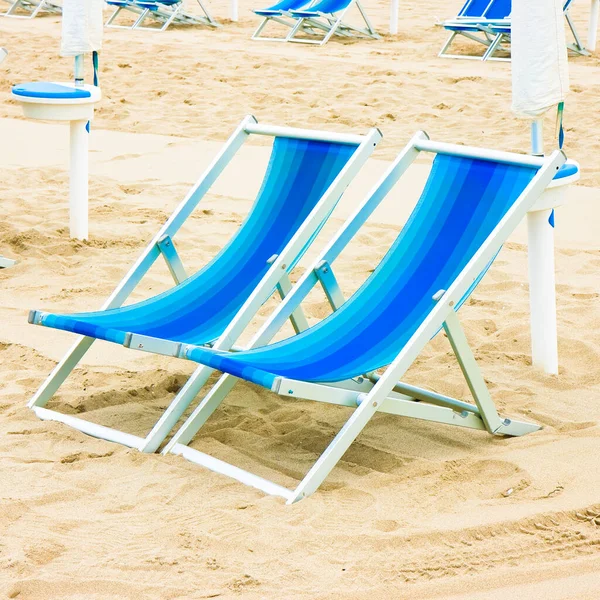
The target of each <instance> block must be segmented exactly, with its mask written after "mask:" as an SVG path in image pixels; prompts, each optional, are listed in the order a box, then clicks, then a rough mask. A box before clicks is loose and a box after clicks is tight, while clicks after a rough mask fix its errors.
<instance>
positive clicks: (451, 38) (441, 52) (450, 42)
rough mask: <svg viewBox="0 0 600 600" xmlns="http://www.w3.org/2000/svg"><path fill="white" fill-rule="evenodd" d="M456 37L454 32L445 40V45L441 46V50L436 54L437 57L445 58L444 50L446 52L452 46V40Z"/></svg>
mask: <svg viewBox="0 0 600 600" xmlns="http://www.w3.org/2000/svg"><path fill="white" fill-rule="evenodd" d="M456 36H457V33H456V31H453V32H452V33H451V34H450V35H449V36H448V39H447V40H446V43H445V44H444V45H443V46H442V49H441V50H440V53H439V54H438V56H439V57H442V58H445V57H446V50H448V48H450V46H451V45H452V42H453V41H454V38H455V37H456Z"/></svg>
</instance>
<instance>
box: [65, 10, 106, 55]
mask: <svg viewBox="0 0 600 600" xmlns="http://www.w3.org/2000/svg"><path fill="white" fill-rule="evenodd" d="M103 3H104V2H103V0H63V18H62V41H61V46H60V53H61V54H62V55H63V56H78V55H79V54H86V53H89V52H97V51H98V50H100V48H101V47H102V30H103V28H104V19H103V15H102V5H103Z"/></svg>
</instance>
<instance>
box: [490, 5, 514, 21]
mask: <svg viewBox="0 0 600 600" xmlns="http://www.w3.org/2000/svg"><path fill="white" fill-rule="evenodd" d="M511 11H512V2H511V0H492V2H491V3H490V5H489V7H488V9H487V10H486V11H485V14H484V17H485V18H486V19H492V20H499V19H506V18H508V17H509V16H510V13H511Z"/></svg>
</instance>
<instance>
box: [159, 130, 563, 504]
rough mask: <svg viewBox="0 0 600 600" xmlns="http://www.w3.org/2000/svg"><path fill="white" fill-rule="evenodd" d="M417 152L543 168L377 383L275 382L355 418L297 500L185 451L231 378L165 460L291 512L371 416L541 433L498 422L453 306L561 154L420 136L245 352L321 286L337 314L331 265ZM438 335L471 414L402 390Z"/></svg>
mask: <svg viewBox="0 0 600 600" xmlns="http://www.w3.org/2000/svg"><path fill="white" fill-rule="evenodd" d="M420 152H432V153H450V154H454V155H459V156H465V157H470V158H480V159H481V158H488V159H491V160H498V161H502V162H508V163H514V164H529V165H535V166H538V167H540V168H539V170H538V173H537V174H536V175H535V177H534V178H533V180H532V181H531V182H530V184H529V185H528V186H527V187H526V189H525V190H524V192H523V193H522V194H521V196H520V197H519V199H518V200H517V201H516V202H515V203H514V205H513V206H512V208H511V209H510V210H509V211H508V213H507V214H506V215H505V217H504V218H503V219H502V220H501V221H500V223H499V224H498V225H497V227H496V228H495V229H494V231H493V232H492V233H491V234H490V236H489V237H488V239H487V240H486V241H485V242H484V244H483V245H482V246H481V248H480V249H479V250H478V251H477V253H476V254H475V256H474V257H473V258H472V260H471V261H470V262H469V263H468V265H467V266H466V267H465V268H464V269H463V271H462V272H461V274H460V275H459V276H458V277H457V278H456V280H455V281H454V283H453V284H452V285H451V286H450V288H449V289H447V290H440V291H439V292H438V293H437V294H436V295H435V296H434V298H433V299H434V301H436V305H435V308H434V309H433V311H432V312H431V313H430V315H429V316H428V317H427V319H426V320H425V321H424V322H423V323H422V324H421V326H420V327H419V328H418V330H417V331H416V333H415V334H414V335H413V336H412V338H411V340H410V341H409V342H408V343H407V344H406V345H405V347H404V348H403V349H402V350H401V351H400V353H399V354H398V356H397V357H396V359H395V360H394V361H393V362H392V363H391V364H390V365H389V366H388V367H387V368H386V369H385V372H384V373H383V375H381V376H377V375H376V374H374V373H367V374H365V375H364V376H362V377H358V378H356V379H352V380H348V381H342V382H338V383H335V384H331V383H330V384H315V383H308V382H302V381H295V380H289V379H286V378H283V377H278V378H277V379H276V380H275V383H274V384H273V386H272V391H273V392H275V393H277V394H279V395H282V396H289V397H292V398H301V399H308V400H316V401H319V402H327V403H332V404H338V405H342V406H347V407H351V408H353V409H355V410H354V412H353V413H352V415H351V416H350V418H349V419H348V421H347V422H346V424H345V425H344V426H343V427H342V429H341V430H340V432H339V433H338V434H337V435H336V436H335V438H334V439H333V441H332V442H331V443H330V445H329V446H328V447H327V449H326V450H325V451H324V452H323V453H322V454H321V456H320V457H319V458H318V460H317V461H316V463H315V464H314V466H313V467H312V468H311V469H310V470H309V471H308V473H307V474H306V476H305V477H304V478H303V479H302V481H301V482H300V483H299V484H298V485H297V487H296V488H295V489H294V490H289V489H287V488H284V487H282V486H280V485H278V484H276V483H273V482H271V481H268V480H266V479H264V478H262V477H259V476H257V475H255V474H253V473H250V472H248V471H245V470H243V469H240V468H239V467H236V466H233V465H230V464H229V463H226V462H224V461H222V460H219V459H216V458H214V457H212V456H209V455H207V454H205V453H203V452H200V451H198V450H195V449H193V448H190V447H189V446H188V445H187V444H189V442H190V441H191V440H192V438H193V437H194V435H195V434H196V433H197V432H198V430H199V429H200V428H201V427H202V426H203V425H204V423H205V422H206V421H207V420H208V418H209V417H210V416H211V415H212V414H213V412H214V411H215V410H216V409H217V408H218V407H219V406H220V404H221V403H222V402H223V400H224V399H225V397H226V396H227V394H228V393H229V391H230V390H231V389H232V388H233V386H234V385H235V383H236V381H237V378H236V377H234V376H232V375H228V374H224V375H223V376H222V377H221V378H220V379H219V380H218V382H217V383H216V384H215V386H214V387H213V388H212V389H211V390H210V391H209V393H208V394H207V395H206V396H205V398H204V399H203V400H202V402H201V403H200V404H199V405H198V407H197V408H196V409H195V410H194V411H193V412H192V414H191V415H190V416H189V417H188V419H187V420H186V421H185V423H184V424H183V425H182V427H181V428H180V429H179V430H178V431H177V432H176V433H175V435H174V436H173V437H172V438H171V440H170V441H169V442H168V444H167V445H166V446H165V448H164V450H163V454H166V453H169V452H170V453H173V454H177V455H180V456H183V457H184V458H186V459H188V460H190V461H192V462H194V463H197V464H199V465H201V466H204V467H206V468H208V469H210V470H212V471H216V472H218V473H222V474H223V475H226V476H228V477H231V478H233V479H235V480H238V481H240V482H242V483H244V484H246V485H250V486H252V487H255V488H257V489H259V490H262V491H263V492H265V493H267V494H271V495H275V496H280V497H282V498H284V499H285V500H286V501H287V503H288V504H292V503H294V502H297V501H299V500H301V499H302V498H305V497H306V496H308V495H310V494H312V493H313V492H314V491H315V490H316V489H317V488H318V487H319V486H320V484H321V483H322V482H323V481H324V480H325V478H326V477H327V475H328V474H329V473H330V471H331V470H332V469H333V467H334V466H335V465H336V464H337V462H338V461H339V460H340V459H341V457H342V456H343V455H344V453H345V452H346V451H347V450H348V448H349V447H350V445H351V444H352V442H353V441H354V439H355V438H356V437H357V436H358V434H359V433H360V432H361V431H362V430H363V428H364V427H365V426H366V424H367V423H368V422H369V421H370V419H371V418H372V417H373V415H374V414H375V413H377V412H384V413H389V414H395V415H400V416H407V417H414V418H417V419H423V420H427V421H434V422H439V423H445V424H449V425H457V426H459V427H466V428H470V429H479V430H486V431H488V432H489V433H491V434H494V435H506V436H520V435H524V434H526V433H530V432H533V431H536V430H537V429H539V428H540V427H539V426H538V425H535V424H531V423H525V422H520V421H516V420H511V419H503V418H501V417H500V416H499V415H498V412H497V410H496V408H495V405H494V403H493V401H492V399H491V396H490V393H489V391H488V389H487V386H486V383H485V380H484V378H483V376H482V374H481V371H480V370H479V367H478V365H477V363H476V361H475V358H474V356H473V353H472V351H471V349H470V347H469V345H468V342H467V339H466V337H465V334H464V332H463V330H462V328H461V326H460V322H459V319H458V316H457V314H456V311H455V306H457V305H458V303H459V302H460V300H461V299H462V298H463V296H464V295H465V293H466V292H467V290H468V289H469V287H470V286H471V284H472V282H473V281H474V280H475V279H476V278H477V276H478V275H479V274H480V273H481V271H482V270H483V269H484V268H485V266H486V265H487V264H488V263H489V262H490V261H491V260H492V258H493V257H494V256H495V255H496V253H497V252H498V251H499V249H500V247H501V246H502V244H503V243H504V242H505V241H506V239H507V237H508V236H509V235H510V233H511V232H512V231H513V230H514V229H515V227H516V226H517V225H518V223H519V222H520V221H521V220H522V219H523V218H524V217H525V215H526V213H527V211H528V210H529V209H530V208H531V206H532V205H533V204H534V202H535V201H536V200H537V198H538V197H539V196H540V194H541V193H542V192H543V191H544V190H545V188H546V186H547V185H548V184H549V183H550V182H551V181H552V178H553V177H554V175H555V174H556V172H557V170H558V169H559V168H560V166H561V165H562V164H563V163H564V162H565V155H564V154H563V153H562V152H561V151H555V152H554V153H553V154H552V155H551V156H550V157H547V158H540V157H533V156H522V155H517V154H510V153H505V152H499V151H493V150H482V149H480V148H470V147H467V146H457V145H452V144H443V143H436V142H432V141H430V140H429V138H428V137H427V135H426V134H425V133H423V132H419V133H418V134H416V135H415V136H414V137H413V139H412V140H411V141H410V142H409V144H408V145H407V147H406V148H405V149H404V150H403V152H402V153H401V154H400V155H399V156H398V158H397V159H396V160H395V161H394V163H393V164H392V166H391V167H390V168H389V169H388V171H387V172H386V174H385V175H384V176H383V177H382V179H381V181H380V183H379V184H378V185H377V186H376V187H375V188H374V190H373V191H372V193H371V194H370V195H369V197H368V198H367V199H366V200H365V201H364V202H363V203H362V204H361V205H360V206H359V207H358V208H357V209H356V211H355V212H354V214H353V215H352V216H351V217H350V218H349V219H348V220H347V221H346V223H345V224H344V226H343V227H342V229H341V230H340V231H339V232H338V234H337V235H336V236H335V238H334V239H333V240H332V241H331V242H330V243H329V245H328V246H327V247H326V249H325V250H324V251H323V252H322V253H321V254H320V256H319V257H318V258H317V259H316V260H315V262H314V263H313V265H312V267H311V268H310V269H308V270H307V272H306V273H305V274H304V276H303V277H302V278H301V279H300V280H299V281H298V283H297V284H296V285H295V286H294V287H293V289H292V290H291V292H290V293H289V294H288V295H287V296H286V298H285V299H284V300H283V302H282V303H281V304H280V305H279V307H278V308H277V309H276V310H275V312H274V313H273V314H272V315H271V316H270V317H269V318H268V320H267V321H266V323H265V324H264V325H263V327H262V328H261V329H260V331H259V332H258V333H257V334H256V336H255V337H254V338H253V339H252V341H251V342H250V344H249V345H248V348H253V347H257V346H263V345H265V344H268V343H269V342H270V341H271V340H272V339H273V337H274V336H275V334H276V333H277V331H278V330H279V329H280V328H281V326H282V325H283V324H284V323H285V321H286V320H287V319H288V318H289V316H290V315H291V314H292V312H293V311H294V310H296V309H297V308H298V307H299V306H300V304H301V302H302V301H303V300H304V298H305V297H306V296H307V294H308V293H309V292H310V290H311V289H312V288H313V287H314V286H316V285H317V284H319V283H320V284H321V285H322V286H323V288H324V289H325V292H326V295H327V297H328V299H329V301H330V304H331V306H332V308H333V309H334V310H335V309H336V308H338V307H339V306H340V305H341V304H342V303H343V301H344V298H343V295H342V293H341V291H340V290H339V287H338V286H337V283H336V281H335V277H334V275H333V271H332V269H331V265H332V263H333V261H334V260H335V259H336V258H337V257H338V256H339V254H340V252H341V251H342V249H343V248H344V247H345V246H346V245H347V243H348V242H349V241H350V240H351V239H352V238H353V237H354V236H355V235H356V233H357V231H358V230H359V229H360V227H361V226H362V225H363V224H364V222H365V221H366V220H367V218H368V217H369V215H370V214H371V213H372V212H373V210H374V209H375V207H376V206H377V205H378V204H379V202H380V201H381V198H382V197H383V196H384V195H385V194H386V193H387V190H389V189H390V188H391V186H393V185H394V184H395V183H396V182H397V181H398V180H399V178H400V177H401V176H402V174H403V173H404V172H405V171H406V170H407V169H408V167H409V166H410V165H411V164H412V163H413V162H414V160H415V159H416V158H417V156H418V155H419V153H420ZM440 327H443V328H444V330H445V332H446V334H447V336H448V339H449V341H450V344H451V346H452V349H453V351H454V353H455V355H456V357H457V360H458V363H459V365H460V367H461V370H462V372H463V375H464V377H465V379H466V381H467V384H468V387H469V389H470V391H471V394H472V396H473V399H474V401H475V404H469V403H466V402H462V401H459V400H456V399H453V398H448V397H446V396H442V395H440V394H436V393H434V392H431V391H429V390H425V389H421V388H417V387H415V386H410V385H407V384H404V383H401V382H400V379H401V378H402V376H403V375H404V373H405V372H406V371H407V369H408V368H409V367H410V365H411V364H412V363H413V361H414V360H415V359H416V358H417V356H418V355H419V353H420V352H421V351H422V349H423V348H424V346H425V345H426V344H427V343H428V342H429V340H430V339H431V337H432V336H433V335H434V334H435V333H436V332H437V331H438V330H439V329H440ZM186 353H187V350H186V349H184V350H182V352H181V353H180V356H181V357H183V358H185V357H186ZM204 369H205V370H206V376H208V374H209V373H210V372H212V369H210V368H208V367H204Z"/></svg>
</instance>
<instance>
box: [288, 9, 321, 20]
mask: <svg viewBox="0 0 600 600" xmlns="http://www.w3.org/2000/svg"><path fill="white" fill-rule="evenodd" d="M290 13H291V14H292V15H293V16H294V17H300V18H305V19H308V18H311V17H313V18H316V17H320V16H322V14H323V13H320V12H318V11H316V10H291V11H290Z"/></svg>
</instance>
